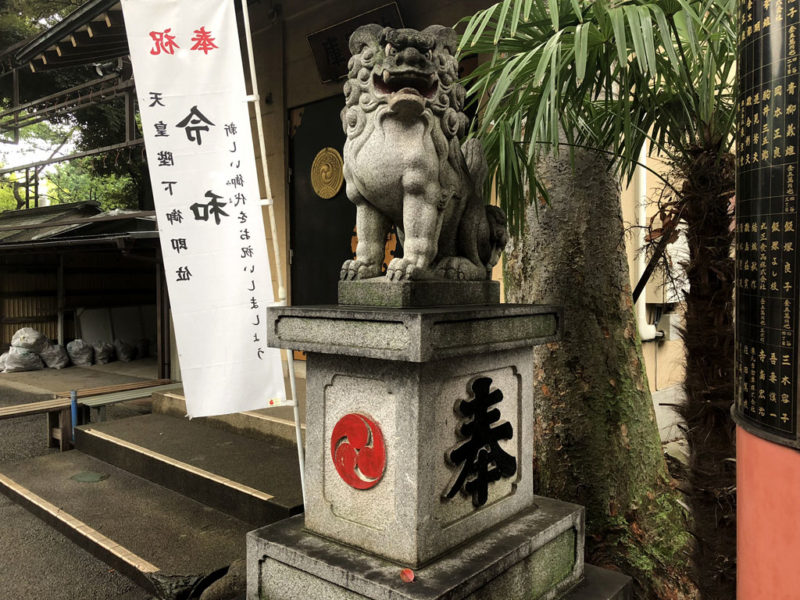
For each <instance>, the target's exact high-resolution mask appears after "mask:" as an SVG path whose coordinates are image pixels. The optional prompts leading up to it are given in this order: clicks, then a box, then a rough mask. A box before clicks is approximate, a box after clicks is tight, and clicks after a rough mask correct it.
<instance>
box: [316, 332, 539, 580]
mask: <svg viewBox="0 0 800 600" xmlns="http://www.w3.org/2000/svg"><path fill="white" fill-rule="evenodd" d="M306 377H307V379H306V397H307V399H308V401H307V409H306V423H307V429H306V431H307V433H306V506H305V524H306V528H307V529H308V530H310V531H312V532H315V533H318V534H320V535H323V536H325V537H328V538H331V539H334V540H337V541H340V542H343V543H345V544H349V545H351V546H357V547H359V548H362V549H364V550H366V551H368V552H371V553H373V554H376V555H380V556H383V557H384V558H387V559H389V560H393V561H395V562H397V563H398V564H405V565H407V566H413V567H416V566H419V565H421V564H424V563H426V562H428V561H430V560H432V559H434V558H435V557H437V556H439V555H441V554H442V553H444V552H447V551H448V550H450V549H451V548H453V547H454V546H456V545H458V544H461V543H462V542H464V541H466V540H467V539H469V538H471V537H473V536H475V535H478V534H479V533H481V532H484V531H487V530H489V529H491V528H492V527H494V526H496V525H497V524H498V523H500V522H501V521H503V520H505V519H508V518H510V517H512V516H513V515H515V514H516V513H518V512H519V511H521V510H524V509H526V508H528V507H530V506H531V505H532V504H533V473H532V464H533V455H532V453H533V403H532V402H531V400H530V399H531V398H532V397H533V353H532V352H531V350H530V348H519V349H513V350H505V351H502V352H492V353H480V354H476V355H473V356H462V357H456V358H448V359H443V360H438V361H428V362H425V363H414V362H400V361H386V360H377V359H370V358H361V357H358V358H354V357H350V356H341V355H326V354H318V353H310V354H309V355H308V361H307V369H306ZM481 377H486V378H489V379H491V389H492V390H496V391H499V392H500V393H501V394H502V399H501V400H500V401H498V402H497V403H496V404H493V405H492V406H491V408H492V410H494V411H497V421H496V422H495V423H493V424H492V426H493V427H497V426H500V425H502V424H506V425H505V426H506V427H510V428H511V432H512V436H511V437H510V439H501V440H499V441H498V445H499V447H500V449H502V451H503V452H505V453H507V454H508V455H510V456H511V457H513V458H514V460H515V461H516V470H515V472H514V473H513V475H510V476H507V477H500V478H499V479H498V480H497V481H493V482H491V483H489V484H488V494H487V498H486V501H485V503H484V504H482V505H480V506H476V505H475V504H474V498H473V496H472V495H470V494H467V493H466V492H465V490H464V488H463V487H462V488H461V489H460V490H459V489H456V492H457V493H455V494H454V495H452V494H451V497H447V494H448V492H451V491H452V489H453V487H454V486H456V485H457V483H456V482H457V479H458V477H459V475H460V474H461V473H462V468H464V464H463V463H460V464H453V463H452V462H450V461H449V460H448V459H447V456H448V455H449V453H450V452H451V451H452V450H454V449H455V448H457V447H460V446H461V445H462V444H464V443H465V441H466V438H465V436H463V435H462V434H460V433H459V430H460V427H461V426H462V425H464V424H465V423H467V422H468V421H469V420H470V419H469V418H467V417H464V416H462V415H461V414H460V413H459V412H458V411H457V408H458V407H459V405H460V402H461V401H468V400H470V399H471V398H472V396H473V391H472V388H471V385H472V383H473V382H474V381H475V380H476V379H477V378H481ZM353 414H356V415H364V416H366V417H367V418H368V419H370V420H371V421H372V422H373V423H374V424H375V425H374V427H375V428H376V429H377V430H379V431H380V433H381V436H382V438H383V440H384V444H385V470H384V471H383V473H382V476H381V478H380V481H379V482H378V483H377V484H376V485H375V486H374V487H370V488H369V489H356V488H354V487H352V485H350V484H349V483H348V482H346V481H345V480H344V479H343V478H342V477H341V476H340V474H339V472H337V465H336V464H335V463H334V458H333V455H332V444H335V443H336V441H337V438H338V437H339V436H338V435H335V434H334V429H335V428H336V427H337V424H338V423H340V422H341V420H342V419H343V418H344V417H345V416H347V415H353Z"/></svg>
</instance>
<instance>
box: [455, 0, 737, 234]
mask: <svg viewBox="0 0 800 600" xmlns="http://www.w3.org/2000/svg"><path fill="white" fill-rule="evenodd" d="M735 50H736V2H735V1H734V0H721V1H720V0H660V1H653V0H616V1H614V0H504V1H503V2H501V3H498V4H496V5H494V6H492V7H490V8H488V9H486V10H483V11H480V12H479V13H477V14H476V15H474V16H473V17H472V18H470V19H469V22H468V23H467V26H466V30H465V33H464V35H463V37H462V41H461V46H460V51H461V53H462V54H473V53H481V54H486V55H488V56H489V57H490V59H489V60H488V61H487V62H485V63H483V64H481V65H480V66H479V67H478V68H477V69H476V70H475V71H474V72H473V73H472V74H471V75H470V76H469V77H468V79H467V82H468V96H469V97H471V98H472V99H473V102H478V101H482V102H483V103H484V105H483V118H482V121H481V124H480V126H479V127H478V128H477V130H476V131H475V132H474V133H475V135H477V136H479V137H480V138H481V139H482V140H483V142H484V146H485V148H486V153H487V159H488V161H489V167H490V170H492V171H494V170H495V169H496V175H497V177H496V180H495V182H496V186H497V191H498V196H499V198H500V201H501V205H502V206H503V208H504V209H505V210H506V212H507V214H508V216H509V220H510V222H511V226H512V229H513V230H514V231H515V232H517V233H519V232H520V231H521V226H522V224H523V220H522V214H523V211H524V208H525V206H526V205H527V204H528V203H529V202H530V201H531V200H532V198H531V194H529V193H528V190H529V189H530V188H529V185H530V186H533V188H534V189H536V190H537V191H538V192H539V193H540V194H542V195H543V196H544V197H546V196H547V193H546V190H544V189H543V187H542V186H541V183H540V182H539V179H538V177H537V173H536V163H537V160H538V158H539V156H541V155H542V153H544V152H551V151H558V148H559V145H562V146H563V145H567V146H572V145H580V146H587V147H592V148H598V149H602V150H607V151H609V152H610V153H612V154H613V155H614V156H615V157H616V162H615V163H614V164H615V168H617V169H618V170H619V172H620V174H622V175H623V176H625V177H627V178H630V177H632V176H633V172H634V169H635V167H636V164H637V159H638V157H639V152H640V150H641V148H642V146H643V145H644V144H645V142H646V141H649V142H650V145H649V152H650V153H654V152H658V153H661V154H662V155H664V156H667V157H669V158H671V159H672V160H673V161H674V162H675V163H682V162H685V161H686V160H689V159H690V158H689V157H690V156H691V154H692V152H693V151H694V150H695V149H696V148H702V149H706V150H714V151H717V152H720V153H722V152H725V151H727V150H729V149H730V147H731V145H732V143H733V120H734V115H735V112H734V93H733V79H734V77H735V58H736V52H735ZM560 135H563V136H564V137H563V138H560V137H559V136H560Z"/></svg>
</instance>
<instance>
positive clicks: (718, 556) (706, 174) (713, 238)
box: [680, 149, 736, 600]
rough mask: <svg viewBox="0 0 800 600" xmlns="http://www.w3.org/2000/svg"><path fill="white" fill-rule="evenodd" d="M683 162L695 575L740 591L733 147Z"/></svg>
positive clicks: (708, 586)
mask: <svg viewBox="0 0 800 600" xmlns="http://www.w3.org/2000/svg"><path fill="white" fill-rule="evenodd" d="M691 158H692V160H691V162H689V163H687V164H686V165H682V166H680V171H681V173H682V175H683V177H684V185H683V190H682V192H683V197H684V203H685V207H684V218H685V220H686V222H687V224H688V229H687V238H688V239H687V241H688V245H689V263H688V264H687V265H685V268H686V274H687V277H688V280H689V291H688V292H686V323H685V328H684V332H683V341H684V345H685V348H686V383H685V387H686V404H685V405H684V406H683V408H682V409H681V412H682V414H683V417H684V418H685V419H686V424H687V428H688V434H687V437H688V440H689V446H690V449H691V462H690V466H689V482H690V483H691V493H690V504H691V508H692V512H693V515H694V524H693V530H694V533H695V536H696V538H697V542H698V543H697V545H696V551H695V556H694V562H695V567H696V568H695V572H696V581H697V583H698V585H699V587H700V589H701V592H702V593H703V597H704V598H708V599H709V600H711V599H716V598H734V597H735V596H736V465H735V462H734V460H733V459H734V457H735V456H736V449H735V437H734V425H733V420H732V419H731V416H730V408H731V404H732V403H733V378H734V371H733V369H734V339H733V335H734V332H733V286H734V262H733V258H732V255H731V243H732V240H733V233H732V229H731V224H732V207H731V203H730V199H731V197H732V196H733V193H734V181H735V163H734V157H733V155H731V154H725V155H720V153H719V152H718V151H703V150H701V149H697V150H695V151H694V152H693V153H692V157H691Z"/></svg>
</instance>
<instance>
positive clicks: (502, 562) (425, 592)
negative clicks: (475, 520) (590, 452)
mask: <svg viewBox="0 0 800 600" xmlns="http://www.w3.org/2000/svg"><path fill="white" fill-rule="evenodd" d="M247 556H248V557H247V564H248V573H247V585H248V592H247V597H248V599H256V598H258V599H261V598H265V599H268V600H322V599H324V600H363V599H365V598H381V599H384V598H386V599H392V600H440V599H442V600H443V599H445V598H447V599H448V600H460V599H466V600H516V599H519V600H521V599H523V598H524V599H525V600H550V599H553V598H559V597H561V595H562V594H563V593H564V592H566V591H567V590H569V589H570V588H572V587H573V586H574V585H575V584H577V583H578V582H579V581H580V579H581V577H582V575H583V509H582V508H581V507H579V506H576V505H574V504H567V503H566V502H558V501H556V500H551V499H549V498H541V497H536V498H535V506H534V507H533V508H529V509H527V510H524V511H522V512H521V513H519V514H518V515H516V516H515V517H514V518H513V519H510V520H508V521H505V522H503V523H501V524H500V525H498V526H496V527H494V528H492V529H491V530H490V531H488V532H487V533H486V534H485V535H482V536H479V537H478V538H476V539H474V540H473V541H471V542H468V543H466V544H463V545H462V546H459V547H458V548H457V549H455V550H453V551H452V552H449V553H448V554H446V555H445V556H443V557H441V558H439V559H438V560H434V561H433V562H431V563H430V564H428V565H427V566H425V567H422V568H420V569H415V572H414V581H413V582H406V581H403V579H402V578H401V576H400V573H401V566H399V565H397V564H395V563H392V562H389V561H387V560H383V559H381V558H379V557H376V556H374V555H372V554H370V553H365V552H363V551H361V550H358V549H355V548H351V547H348V546H343V545H341V544H337V543H336V542H332V541H330V540H328V539H325V538H323V537H320V536H317V535H314V534H311V533H309V532H307V531H305V530H304V529H303V516H302V515H298V516H296V517H292V518H291V519H287V520H285V521H281V522H279V523H275V524H274V525H270V526H267V527H264V528H262V529H259V530H257V531H254V532H251V533H250V534H249V535H248V538H247Z"/></svg>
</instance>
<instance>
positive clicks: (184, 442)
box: [75, 414, 303, 525]
mask: <svg viewBox="0 0 800 600" xmlns="http://www.w3.org/2000/svg"><path fill="white" fill-rule="evenodd" d="M75 446H76V448H77V449H78V450H80V451H81V452H84V453H86V454H89V455H91V456H94V457H95V458H98V459H100V460H103V461H105V462H108V463H111V464H112V465H115V466H117V467H119V468H121V469H124V470H126V471H128V472H130V473H133V474H135V475H139V476H140V477H144V478H146V479H148V480H149V481H152V482H154V483H157V484H159V485H162V486H164V487H167V488H169V489H171V490H174V491H176V492H178V493H180V494H184V495H185V496H188V497H190V498H192V499H194V500H196V501H198V502H202V503H203V504H206V505H208V506H210V507H212V508H215V509H217V510H220V511H223V512H225V513H227V514H229V515H232V516H234V517H236V518H237V519H241V520H242V521H245V522H247V523H251V524H253V525H264V524H267V523H272V522H273V521H277V520H279V519H284V518H287V517H289V516H291V515H294V514H297V513H300V512H302V509H303V499H302V492H301V488H300V470H299V468H298V465H297V453H296V447H295V446H292V445H290V444H287V443H280V442H278V441H276V440H273V441H268V440H256V439H252V438H249V437H244V436H241V435H237V434H234V433H231V432H228V431H223V430H221V429H216V428H213V427H209V426H208V425H204V424H201V423H198V422H197V420H193V421H189V420H187V419H185V418H184V419H178V418H175V417H170V416H166V415H161V414H149V415H141V416H138V417H131V418H128V419H120V420H118V421H110V422H105V423H91V424H88V425H83V426H81V427H78V428H76V430H75Z"/></svg>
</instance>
